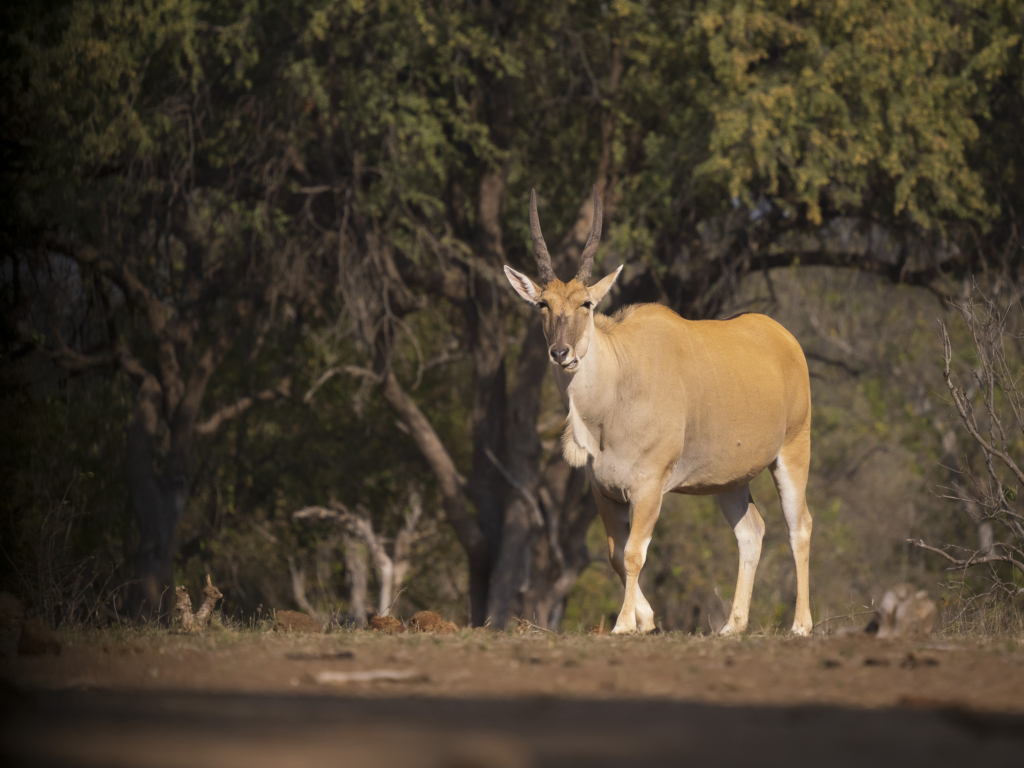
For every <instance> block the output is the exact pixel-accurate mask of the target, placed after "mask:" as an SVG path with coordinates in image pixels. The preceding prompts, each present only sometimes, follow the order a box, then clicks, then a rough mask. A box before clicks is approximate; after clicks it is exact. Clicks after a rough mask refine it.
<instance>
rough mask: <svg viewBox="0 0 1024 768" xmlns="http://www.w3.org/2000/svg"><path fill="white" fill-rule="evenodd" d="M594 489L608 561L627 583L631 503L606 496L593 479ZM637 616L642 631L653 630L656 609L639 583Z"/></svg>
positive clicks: (635, 611) (637, 589) (623, 581)
mask: <svg viewBox="0 0 1024 768" xmlns="http://www.w3.org/2000/svg"><path fill="white" fill-rule="evenodd" d="M591 483H592V486H591V487H592V488H593V491H594V501H595V503H596V504H597V511H598V513H599V514H600V515H601V522H603V523H604V531H605V534H606V535H607V537H608V562H609V563H611V566H612V570H613V571H615V572H616V573H617V574H618V575H619V578H620V579H622V585H623V586H625V585H626V564H625V561H624V558H625V555H626V541H627V540H628V539H629V504H624V503H622V502H620V501H614V500H612V499H609V498H608V497H607V496H604V495H603V494H602V493H601V492H600V491H599V490H598V489H597V485H596V484H595V483H594V481H593V480H591ZM633 613H634V614H635V616H636V627H637V629H638V630H639V631H640V632H653V631H654V630H655V626H654V609H653V608H651V604H650V603H648V602H647V598H645V597H644V594H643V592H641V591H640V587H639V585H638V586H637V588H636V609H635V610H634V612H633Z"/></svg>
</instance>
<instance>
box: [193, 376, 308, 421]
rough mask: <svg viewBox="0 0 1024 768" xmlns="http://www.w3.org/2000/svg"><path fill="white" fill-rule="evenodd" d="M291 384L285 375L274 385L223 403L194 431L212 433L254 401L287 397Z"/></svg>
mask: <svg viewBox="0 0 1024 768" xmlns="http://www.w3.org/2000/svg"><path fill="white" fill-rule="evenodd" d="M291 386H292V380H291V377H290V376H285V377H284V378H283V379H281V381H280V383H278V385H277V386H276V387H272V388H270V389H265V390H263V391H262V392H259V393H258V394H256V395H253V396H252V397H248V396H247V397H243V398H240V399H239V400H237V401H236V402H234V403H232V404H231V405H225V406H223V407H222V408H219V409H217V410H216V411H214V413H213V415H212V416H210V418H208V419H207V420H206V421H204V422H203V423H202V424H199V425H198V426H196V433H197V434H200V435H212V434H213V433H214V432H216V431H217V430H218V429H220V427H221V425H222V424H223V423H224V422H225V421H230V420H231V419H236V418H238V417H239V416H241V415H242V414H243V413H245V412H246V411H248V410H249V409H250V408H252V407H253V406H254V405H256V403H259V402H266V401H268V400H275V399H277V398H278V397H288V396H289V395H290V394H291Z"/></svg>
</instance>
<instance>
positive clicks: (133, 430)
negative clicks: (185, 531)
mask: <svg viewBox="0 0 1024 768" xmlns="http://www.w3.org/2000/svg"><path fill="white" fill-rule="evenodd" d="M159 396H160V393H159V389H158V386H157V385H155V382H152V381H147V382H144V383H143V385H142V386H141V387H140V391H139V395H138V398H137V403H136V408H135V414H134V417H133V419H132V423H131V426H130V427H129V429H128V435H127V442H126V445H125V461H124V471H125V476H126V480H127V484H128V500H129V506H130V508H131V511H132V516H133V517H134V518H135V523H136V525H137V526H138V530H139V547H138V552H137V554H136V559H135V580H134V583H133V585H132V588H131V590H130V591H129V614H130V615H132V616H133V617H135V618H137V619H142V620H146V619H159V620H164V619H165V618H166V617H167V616H169V614H170V611H171V610H172V609H173V607H174V594H173V589H172V588H173V585H174V572H173V564H174V553H175V545H176V534H177V527H178V520H179V519H180V518H181V513H182V512H183V511H184V509H185V504H186V503H187V501H188V494H189V484H188V478H187V476H184V475H182V474H181V473H178V472H170V471H168V472H165V473H164V475H163V476H159V475H157V473H156V470H155V469H154V466H153V461H154V455H153V437H154V435H155V433H156V428H157V423H158V410H157V409H158V407H159V404H158V403H159V400H158V399H159ZM179 463H180V462H171V461H169V462H168V466H169V467H171V466H177V465H178V464H179Z"/></svg>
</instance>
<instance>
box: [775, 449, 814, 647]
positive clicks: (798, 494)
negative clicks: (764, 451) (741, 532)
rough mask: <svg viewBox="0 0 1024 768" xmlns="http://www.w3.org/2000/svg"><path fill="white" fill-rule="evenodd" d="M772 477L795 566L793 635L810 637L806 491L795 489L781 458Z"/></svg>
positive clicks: (809, 533) (808, 515) (808, 516)
mask: <svg viewBox="0 0 1024 768" xmlns="http://www.w3.org/2000/svg"><path fill="white" fill-rule="evenodd" d="M772 476H773V478H774V479H775V487H776V488H778V491H779V499H780V500H781V501H782V512H783V514H784V515H785V516H786V525H788V526H789V546H790V548H791V549H792V550H793V560H794V561H795V563H796V612H795V614H794V616H793V628H792V632H793V634H795V635H802V636H805V635H809V634H810V633H811V629H812V628H813V623H812V621H811V606H810V587H809V574H808V563H809V560H810V552H811V515H810V513H809V512H808V511H807V499H806V489H805V488H798V487H797V486H796V485H795V484H794V483H793V481H792V479H791V477H790V474H789V471H788V470H787V469H786V465H785V462H784V461H783V459H782V456H781V455H780V456H779V457H778V458H777V459H776V460H775V470H774V471H773V472H772Z"/></svg>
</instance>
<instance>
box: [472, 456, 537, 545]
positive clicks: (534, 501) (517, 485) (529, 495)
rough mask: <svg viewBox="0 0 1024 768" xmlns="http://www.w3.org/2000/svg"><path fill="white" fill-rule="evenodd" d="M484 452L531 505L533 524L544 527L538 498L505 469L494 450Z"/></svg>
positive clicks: (506, 480) (507, 481)
mask: <svg viewBox="0 0 1024 768" xmlns="http://www.w3.org/2000/svg"><path fill="white" fill-rule="evenodd" d="M484 452H485V453H486V454H487V458H488V459H489V460H490V462H491V463H492V464H493V465H494V466H495V467H496V468H497V470H498V472H499V473H500V474H501V476H502V477H503V478H505V482H506V483H508V484H509V485H511V486H512V487H513V488H515V489H516V491H518V492H519V495H520V496H522V497H523V500H524V501H525V502H526V504H527V505H528V506H529V507H530V511H531V512H532V513H533V524H534V525H535V526H537V527H538V528H543V527H544V515H543V514H541V511H540V505H538V504H537V499H535V498H534V496H533V494H532V493H530V491H529V489H527V488H526V487H525V486H524V485H523V484H522V483H520V482H518V481H517V480H516V479H515V478H514V477H512V475H511V474H509V471H508V470H507V469H505V466H504V465H503V464H502V463H501V462H500V461H498V457H497V456H495V455H494V452H493V451H492V450H491V449H490V448H485V449H484Z"/></svg>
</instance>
